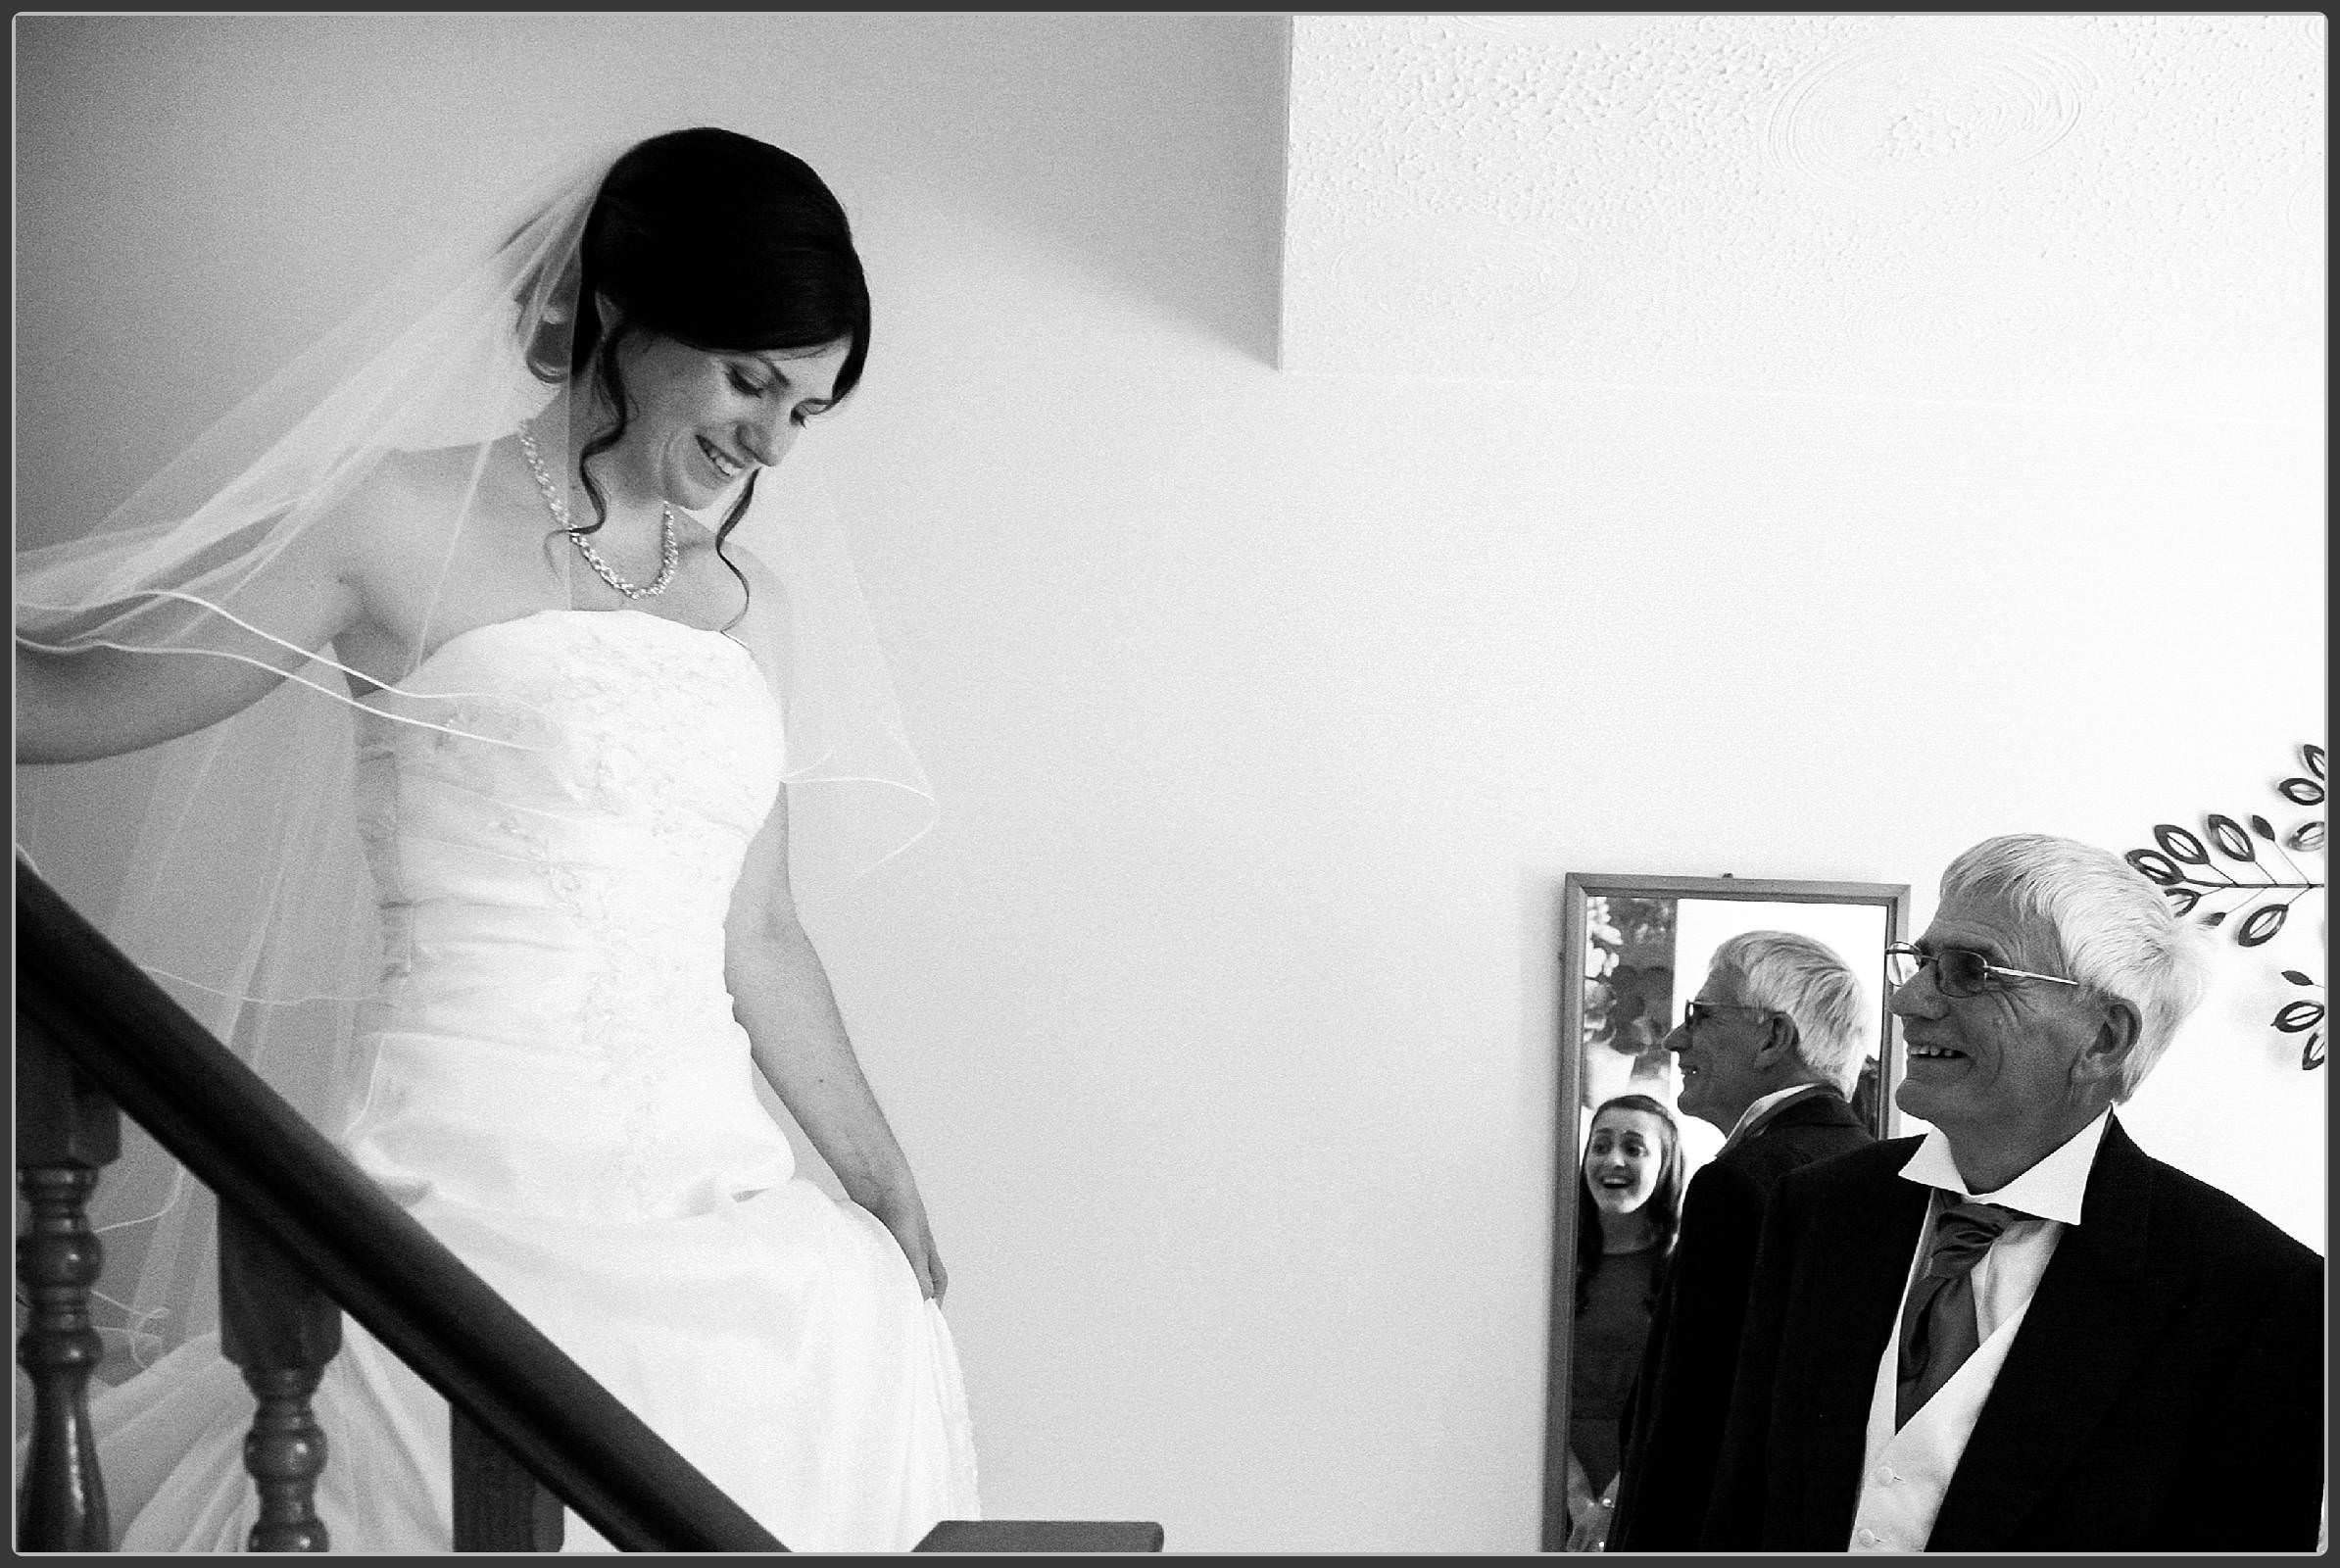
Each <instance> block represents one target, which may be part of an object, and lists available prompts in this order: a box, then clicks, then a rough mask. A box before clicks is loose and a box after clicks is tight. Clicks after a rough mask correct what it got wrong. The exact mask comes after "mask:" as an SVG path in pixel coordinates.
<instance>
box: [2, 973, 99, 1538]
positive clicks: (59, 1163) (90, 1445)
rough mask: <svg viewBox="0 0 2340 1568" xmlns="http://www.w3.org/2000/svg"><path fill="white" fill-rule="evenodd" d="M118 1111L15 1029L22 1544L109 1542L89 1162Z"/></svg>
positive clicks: (50, 1050)
mask: <svg viewBox="0 0 2340 1568" xmlns="http://www.w3.org/2000/svg"><path fill="white" fill-rule="evenodd" d="M120 1129H121V1116H120V1114H119V1113H118V1112H117V1111H116V1110H115V1108H114V1103H113V1102H112V1101H111V1100H108V1099H107V1098H106V1097H105V1096H104V1095H102V1094H99V1093H98V1092H97V1091H96V1090H94V1089H92V1088H91V1087H90V1086H89V1085H88V1084H87V1083H86V1082H84V1081H83V1080H82V1079H81V1077H80V1076H79V1075H78V1074H77V1073H75V1072H74V1071H73V1068H72V1067H71V1066H70V1065H69V1064H68V1063H67V1062H66V1059H65V1057H64V1056H63V1055H62V1054H59V1053H58V1052H57V1050H56V1049H55V1048H54V1047H52V1046H51V1045H50V1044H49V1043H48V1042H47V1041H46V1040H45V1039H44V1038H43V1037H42V1036H41V1034H40V1032H39V1031H38V1030H37V1029H36V1028H34V1027H31V1026H30V1025H28V1024H25V1023H24V1022H23V1021H22V1020H20V1027H19V1029H18V1033H17V1186H18V1188H19V1190H20V1191H22V1192H23V1194H24V1202H25V1204H26V1207H27V1209H28V1212H27V1214H26V1216H25V1219H24V1230H23V1231H22V1232H21V1233H20V1234H19V1235H18V1237H17V1278H18V1280H19V1281H20V1282H21V1283H22V1284H23V1286H24V1298H25V1300H26V1302H27V1304H28V1306H29V1311H28V1313H27V1315H26V1321H25V1325H24V1334H23V1335H22V1336H21V1337H20V1338H19V1339H18V1341H17V1362H18V1364H19V1365H20V1366H22V1367H24V1372H25V1375H26V1376H27V1377H29V1378H30V1379H31V1381H32V1431H31V1434H30V1438H29V1446H28V1450H27V1452H26V1454H25V1459H24V1485H23V1487H22V1489H21V1491H20V1492H19V1494H18V1499H17V1547H18V1549H19V1550H22V1551H109V1550H112V1549H113V1545H114V1540H113V1530H112V1529H111V1527H110V1526H109V1524H108V1522H107V1518H106V1485H105V1478H104V1477H103V1476H101V1475H100V1474H99V1473H98V1462H97V1444H96V1441H95V1439H94V1437H93V1436H92V1434H91V1431H90V1426H89V1379H90V1375H91V1374H92V1373H93V1372H95V1371H96V1370H97V1365H98V1360H99V1358H100V1356H101V1355H102V1354H103V1353H104V1348H103V1346H102V1344H101V1343H100V1341H99V1339H98V1334H97V1330H96V1329H95V1328H94V1327H92V1326H91V1324H90V1321H89V1292H90V1288H91V1287H92V1286H93V1285H95V1284H96V1283H97V1279H98V1271H99V1269H100V1268H101V1266H102V1265H103V1262H104V1257H105V1250H104V1248H103V1247H101V1246H100V1245H99V1242H98V1239H97V1237H96V1235H95V1234H94V1233H93V1232H92V1231H91V1230H90V1228H89V1211H88V1205H89V1195H90V1193H91V1192H92V1191H93V1190H95V1188H96V1187H97V1180H98V1172H99V1171H100V1170H101V1169H103V1168H104V1167H105V1166H107V1165H109V1164H111V1163H113V1161H114V1158H115V1156H116V1155H117V1154H118V1153H119V1152H121V1131H120Z"/></svg>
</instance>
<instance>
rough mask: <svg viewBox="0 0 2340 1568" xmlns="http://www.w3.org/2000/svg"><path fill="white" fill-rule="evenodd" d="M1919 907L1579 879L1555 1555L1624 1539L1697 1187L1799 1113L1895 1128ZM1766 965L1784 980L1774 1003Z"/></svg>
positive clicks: (1701, 884)
mask: <svg viewBox="0 0 2340 1568" xmlns="http://www.w3.org/2000/svg"><path fill="white" fill-rule="evenodd" d="M1908 898H1909V890H1908V888H1907V886H1906V885H1904V884H1893V883H1840V882H1789V881H1776V880H1765V881H1754V880H1748V881H1741V880H1738V879H1735V878H1690V877H1625V876H1589V875H1582V874H1579V875H1571V876H1570V877H1569V878H1568V879H1567V883H1566V888H1565V900H1566V903H1565V907H1564V910H1563V914H1564V920H1563V925H1564V931H1565V936H1564V941H1565V947H1564V950H1563V973H1562V985H1561V1000H1562V1014H1563V1017H1562V1027H1561V1031H1560V1039H1561V1043H1562V1047H1563V1049H1562V1051H1561V1072H1560V1075H1559V1076H1560V1107H1561V1116H1560V1126H1559V1128H1558V1132H1559V1134H1560V1138H1559V1142H1558V1145H1557V1149H1556V1152H1557V1153H1558V1154H1559V1156H1560V1157H1559V1160H1558V1164H1559V1169H1558V1170H1557V1171H1556V1172H1555V1184H1554V1192H1555V1202H1554V1232H1553V1234H1554V1238H1555V1240H1554V1247H1553V1269H1552V1338H1551V1354H1550V1372H1549V1376H1550V1384H1549V1388H1550V1395H1549V1399H1548V1408H1547V1434H1546V1447H1545V1456H1546V1457H1545V1476H1544V1493H1545V1496H1544V1541H1543V1546H1544V1549H1545V1550H1547V1551H1552V1550H1565V1549H1571V1548H1572V1547H1573V1548H1574V1549H1578V1550H1588V1549H1597V1548H1598V1547H1599V1546H1600V1545H1602V1544H1604V1543H1603V1540H1602V1537H1603V1535H1604V1533H1605V1530H1606V1527H1607V1523H1608V1519H1609V1516H1610V1513H1611V1511H1612V1506H1613V1503H1614V1499H1615V1496H1616V1491H1617V1486H1618V1482H1619V1471H1620V1468H1621V1465H1622V1462H1623V1457H1624V1456H1623V1453H1622V1444H1623V1430H1622V1422H1623V1419H1624V1416H1625V1413H1626V1409H1627V1404H1628V1401H1629V1399H1630V1398H1631V1397H1632V1394H1633V1387H1634V1383H1635V1380H1636V1377H1637V1376H1638V1375H1639V1373H1640V1371H1641V1368H1642V1358H1643V1351H1644V1348H1645V1345H1646V1341H1647V1339H1648V1335H1649V1330H1650V1324H1651V1320H1652V1316H1653V1314H1654V1312H1655V1311H1656V1307H1657V1303H1658V1300H1659V1297H1660V1293H1661V1291H1662V1290H1663V1288H1664V1285H1665V1280H1666V1275H1667V1272H1668V1266H1669V1262H1670V1260H1671V1258H1672V1256H1673V1252H1674V1249H1675V1243H1676V1240H1677V1238H1678V1236H1679V1233H1680V1230H1681V1224H1682V1197H1683V1193H1684V1191H1685V1190H1686V1188H1687V1186H1688V1183H1689V1179H1690V1177H1691V1176H1693V1175H1694V1174H1695V1173H1696V1172H1697V1171H1698V1170H1699V1169H1700V1168H1701V1167H1702V1166H1704V1165H1705V1164H1706V1163H1707V1162H1709V1161H1710V1160H1712V1159H1714V1158H1715V1157H1716V1156H1717V1155H1718V1154H1719V1153H1720V1152H1723V1151H1724V1150H1725V1148H1726V1147H1737V1143H1743V1142H1745V1141H1746V1140H1747V1139H1748V1138H1750V1137H1752V1136H1755V1135H1757V1133H1758V1132H1759V1131H1760V1130H1761V1129H1762V1128H1763V1127H1765V1126H1767V1125H1769V1124H1770V1123H1771V1122H1773V1121H1775V1120H1778V1119H1780V1118H1786V1119H1787V1120H1790V1121H1793V1122H1796V1123H1799V1124H1821V1125H1832V1126H1841V1128H1843V1129H1844V1130H1845V1135H1846V1136H1850V1137H1856V1138H1866V1137H1869V1136H1874V1137H1880V1138H1881V1137H1886V1136H1890V1135H1891V1134H1892V1133H1893V1132H1894V1131H1895V1129H1896V1119H1895V1114H1894V1111H1893V1108H1892V1088H1893V1084H1894V1082H1895V1080H1897V1079H1898V1077H1899V1061H1898V1058H1897V1057H1896V1055H1895V1054H1894V1053H1893V1052H1892V1050H1891V1049H1890V1047H1889V1042H1890V1041H1891V1038H1892V1034H1891V1028H1890V1020H1889V1016H1888V1014H1887V1013H1886V1011H1885V996H1884V986H1883V968H1884V950H1885V947H1886V945H1887V944H1888V943H1891V942H1895V941H1900V940H1903V937H1904V928H1905V926H1906V924H1907V919H1908ZM1747 964H1755V965H1758V966H1760V967H1761V968H1762V969H1763V970H1764V972H1765V974H1766V976H1767V980H1766V982H1765V984H1764V985H1761V986H1758V987H1756V988H1755V991H1756V992H1758V993H1760V996H1758V995H1753V994H1750V992H1749V990H1748V988H1747V987H1746V985H1745V984H1744V977H1743V976H1742V975H1740V974H1739V973H1738V969H1739V967H1740V966H1742V965H1747ZM1782 985H1786V986H1789V987H1791V988H1792V990H1793V992H1794V997H1793V1001H1794V1005H1793V1006H1792V1008H1790V1007H1788V1006H1786V1005H1783V1004H1784V1003H1785V1001H1786V1000H1787V999H1786V998H1785V997H1784V996H1782V995H1780V994H1779V987H1780V986H1782ZM1763 1003H1770V1004H1773V1005H1761V1004H1763ZM1823 1101H1825V1103H1821V1102H1823ZM1818 1136H1821V1137H1823V1138H1825V1137H1828V1136H1830V1135H1829V1134H1827V1133H1822V1134H1819V1135H1818ZM1734 1139H1735V1140H1736V1142H1733V1140H1734ZM1734 1157H1735V1156H1734ZM1750 1247H1751V1242H1750Z"/></svg>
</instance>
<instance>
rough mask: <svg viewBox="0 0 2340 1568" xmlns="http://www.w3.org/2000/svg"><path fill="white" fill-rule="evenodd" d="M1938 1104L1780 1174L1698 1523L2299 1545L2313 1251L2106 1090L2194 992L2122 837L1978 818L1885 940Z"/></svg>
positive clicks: (1801, 1541) (1750, 1540) (2125, 1091)
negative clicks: (1901, 1128)
mask: <svg viewBox="0 0 2340 1568" xmlns="http://www.w3.org/2000/svg"><path fill="white" fill-rule="evenodd" d="M1894 962H1895V970H1894V977H1895V980H1896V985H1895V989H1894V991H1893V993H1892V1008H1893V1011H1894V1012H1895V1013H1896V1014H1897V1015H1899V1016H1900V1018H1901V1019H1902V1022H1903V1032H1904V1036H1905V1040H1906V1044H1907V1047H1908V1050H1907V1063H1906V1075H1905V1077H1904V1078H1903V1081H1902V1084H1901V1087H1900V1089H1899V1091H1898V1093H1897V1095H1896V1099H1897V1102H1898V1103H1899V1104H1900V1105H1901V1107H1902V1109H1904V1110H1906V1111H1908V1112H1909V1113H1910V1114H1911V1115H1913V1116H1915V1117H1918V1118H1919V1119H1921V1120H1923V1121H1926V1122H1927V1123H1930V1124H1931V1126H1932V1127H1933V1128H1934V1131H1932V1132H1930V1133H1928V1134H1926V1136H1925V1137H1924V1138H1922V1139H1916V1138H1913V1139H1896V1140H1893V1141H1891V1142H1888V1143H1883V1144H1878V1145H1877V1146H1875V1147H1873V1148H1871V1149H1866V1150H1862V1151H1860V1152H1856V1153H1852V1154H1848V1155H1845V1156H1843V1157H1842V1158H1839V1159H1834V1160H1829V1161H1827V1162H1825V1163H1823V1164H1819V1165H1815V1166H1812V1167H1810V1168H1808V1169H1806V1170H1802V1171H1798V1172H1794V1173H1792V1174H1790V1175H1788V1176H1786V1177H1785V1178H1783V1179H1782V1180H1781V1181H1780V1182H1779V1186H1778V1188H1777V1189H1776V1190H1775V1192H1774V1195H1773V1200H1772V1204H1771V1207H1770V1210H1769V1212H1768V1213H1767V1216H1766V1219H1765V1226H1764V1235H1763V1243H1762V1247H1761V1250H1760V1253H1759V1256H1758V1259H1757V1263H1756V1276H1755V1285H1754V1290H1753V1294H1752V1296H1751V1298H1750V1299H1749V1303H1748V1310H1747V1328H1746V1333H1745V1336H1744V1338H1743V1340H1742V1341H1741V1348H1740V1356H1739V1371H1738V1380H1737V1383H1736V1386H1735V1388H1734V1390H1733V1394H1732V1398H1731V1415H1730V1421H1729V1425H1728V1429H1727V1431H1726V1434H1725V1438H1724V1444H1723V1453H1722V1459H1721V1463H1720V1466H1719V1468H1718V1473H1717V1475H1716V1477H1715V1483H1714V1501H1713V1505H1712V1507H1711V1508H1710V1509H1709V1511H1708V1514H1707V1519H1706V1525H1705V1528H1704V1530H1703V1531H1702V1533H1701V1538H1700V1545H1701V1547H1702V1548H1704V1549H1707V1550H1792V1551H1841V1550H1846V1549H1850V1550H1855V1551H1920V1550H1929V1551H2039V1552H2046V1551H2085V1552H2213V1551H2311V1550H2314V1549H2315V1548H2316V1538H2317V1522H2318V1514H2319V1511H2320V1501H2321V1491H2322V1478H2323V1347H2324V1331H2323V1260H2322V1259H2321V1258H2320V1257H2318V1256H2317V1255H2316V1253H2315V1252H2314V1251H2312V1250H2309V1249H2308V1248H2306V1247H2303V1246H2302V1245H2300V1244H2299V1243H2298V1242H2296V1241H2294V1240H2292V1239H2291V1238H2290V1237H2288V1236H2286V1235H2284V1234H2283V1233H2282V1232H2281V1231H2280V1230H2278V1229H2277V1228H2276V1227H2275V1226H2273V1225H2272V1224H2270V1223H2268V1222H2267V1220H2266V1219H2264V1218H2263V1217H2261V1216H2260V1215H2259V1214H2257V1213H2255V1212H2253V1211H2252V1210H2251V1209H2250V1208H2248V1207H2246V1206H2245V1205H2243V1204H2242V1203H2240V1202H2238V1201H2235V1200H2234V1199H2232V1198H2230V1197H2228V1196H2227V1195H2226V1194H2224V1193H2221V1192H2219V1191H2218V1190H2217V1189H2216V1188H2213V1187H2210V1186H2208V1185H2206V1184H2204V1183H2202V1182H2200V1181H2197V1180H2195V1179H2194V1178H2192V1177H2190V1176H2187V1175H2185V1174H2183V1173H2182V1172H2179V1171H2177V1170H2175V1169H2173V1168H2172V1167H2170V1166H2169V1165H2166V1164H2164V1163H2162V1162H2161V1161H2160V1160H2157V1159H2153V1158H2150V1157H2149V1156H2147V1155H2146V1154H2144V1153H2143V1152H2140V1151H2139V1150H2138V1149H2137V1147H2136V1145H2135V1144H2134V1143H2132V1142H2131V1141H2130V1140H2129V1137H2128V1135H2127V1134H2126V1133H2124V1132H2123V1131H2122V1130H2121V1123H2120V1120H2119V1118H2118V1117H2117V1116H2116V1115H2115V1114H2114V1109H2113V1107H2114V1106H2115V1105H2116V1104H2118V1103H2120V1102H2121V1101H2123V1100H2125V1099H2126V1098H2127V1097H2128V1096H2129V1094H2130V1093H2131V1092H2132V1091H2134V1090H2135V1088H2136V1087H2137V1085H2138V1083H2140V1082H2141V1081H2142V1080H2143V1079H2144V1077H2145V1075H2146V1074H2147V1073H2148V1072H2150V1071H2151V1070H2152V1068H2153V1065H2154V1063H2155V1061H2156V1060H2157V1059H2159V1057H2160V1055H2161V1054H2162V1053H2163V1051H2164V1050H2166V1049H2167V1048H2168V1046H2169V1041H2170V1039H2171V1037H2172V1035H2173V1034H2174V1033H2175V1031H2176V1029H2177V1026H2178V1024H2179V1023H2180V1022H2181V1021H2182V1020H2183V1019H2184V1017H2185V1016H2186V1014H2187V1013H2188V1012H2189V1011H2190V1010H2191V1009H2192V1008H2193V1006H2194V1005H2195V1004H2196V1003H2197V1001H2198V1000H2199V999H2200V996H2201V993H2202V990H2203V984H2204V967H2203V966H2204V962H2205V959H2204V956H2203V953H2202V949H2201V937H2200V933H2199V932H2197V931H2195V930H2193V929H2191V928H2189V927H2187V926H2185V925H2184V924H2182V923H2181V922H2180V921H2179V920H2178V919H2177V917H2176V916H2175V915H2174V914H2173V913H2172V912H2171V911H2170V909H2169V906H2168V904H2167V903H2166V902H2165V901H2164V900H2163V898H2162V897H2161V895H2160V893H2159V891H2158V890H2157V889H2155V888H2154V887H2153V886H2152V885H2151V884H2150V883H2148V882H2147V881H2146V880H2145V879H2144V878H2143V877H2141V876H2139V875H2138V874H2137V873H2136V872H2135V871H2134V870H2132V869H2131V868H2130V867H2129V866H2128V865H2127V864H2125V863H2124V862H2123V861H2122V860H2121V858H2120V857H2118V856H2116V855H2113V854H2110V853H2108V852H2106V851H2102V850H2097V849H2092V848H2090V847H2088V846H2086V845H2082V844H2076V843H2073V842H2072V841H2071V840H2069V839H2058V838H2049V837H2044V836H2037V835H2020V836H2011V837H2005V838H1996V839H1991V840H1988V841H1986V842H1984V843H1982V844H1979V845H1976V846H1975V847H1974V849H1972V850H1969V851H1968V852H1967V853H1965V854H1964V855H1962V856H1960V857H1959V858H1957V859H1956V860H1954V861H1953V862H1952V863H1951V865H1950V867H1949V869H1948V870H1947V871H1945V872H1944V873H1943V876H1942V889H1941V902H1940V905H1939V907H1938V908H1937V910H1936V912H1935V915H1934V918H1933V922H1932V924H1931V925H1930V926H1929V927H1928V928H1927V930H1926V935H1925V937H1924V938H1923V939H1922V940H1921V941H1920V942H1918V943H1917V944H1916V945H1915V946H1914V947H1911V948H1908V949H1906V950H1903V951H1901V952H1900V953H1898V954H1896V955H1895V956H1894Z"/></svg>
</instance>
